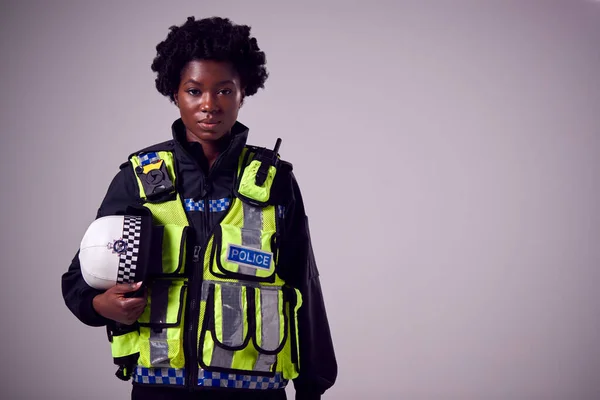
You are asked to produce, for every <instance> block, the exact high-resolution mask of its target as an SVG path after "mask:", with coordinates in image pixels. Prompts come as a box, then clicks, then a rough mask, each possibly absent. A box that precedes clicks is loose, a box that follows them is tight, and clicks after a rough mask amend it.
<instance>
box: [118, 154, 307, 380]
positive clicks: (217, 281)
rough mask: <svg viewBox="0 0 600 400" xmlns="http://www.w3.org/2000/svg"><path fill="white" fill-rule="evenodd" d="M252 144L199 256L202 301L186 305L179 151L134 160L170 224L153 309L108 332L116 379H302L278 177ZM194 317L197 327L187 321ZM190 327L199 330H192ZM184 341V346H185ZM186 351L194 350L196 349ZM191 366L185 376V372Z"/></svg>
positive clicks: (156, 210) (157, 216)
mask: <svg viewBox="0 0 600 400" xmlns="http://www.w3.org/2000/svg"><path fill="white" fill-rule="evenodd" d="M259 150H264V149H257V148H255V147H251V146H247V147H245V148H244V150H243V151H242V153H241V156H240V158H239V163H238V169H237V178H236V182H237V184H236V188H235V197H233V199H232V200H231V204H229V205H228V206H229V208H228V211H227V212H226V213H225V215H224V217H223V219H222V220H221V221H220V223H219V224H217V225H216V227H215V228H214V229H213V232H212V233H211V234H210V235H209V238H208V241H207V243H205V246H203V247H202V248H201V252H200V253H198V254H194V259H195V261H198V262H201V265H202V271H201V273H200V274H195V275H194V276H195V277H194V279H195V280H197V279H201V280H202V282H201V296H200V298H199V301H198V303H196V302H190V304H189V309H187V310H186V304H187V303H188V302H187V301H186V300H187V288H188V284H189V283H190V282H189V281H188V279H189V274H188V271H186V268H187V267H188V266H187V265H186V259H188V255H187V254H186V251H187V246H186V244H187V242H186V239H187V237H186V236H187V228H188V218H187V216H186V212H185V209H184V207H183V203H182V199H181V197H180V195H179V193H177V191H176V190H175V188H176V187H177V176H176V174H175V165H174V158H173V154H172V153H171V152H170V151H156V152H152V153H151V154H136V155H133V156H132V157H131V158H130V162H131V165H132V167H133V169H134V171H135V175H136V179H137V183H138V187H139V190H140V193H139V194H140V198H141V199H142V200H147V199H150V198H155V197H156V195H157V194H160V193H163V194H164V193H165V192H168V193H171V196H170V197H168V198H166V199H165V200H164V201H147V202H145V204H144V206H145V207H146V208H148V209H149V210H150V212H151V213H152V216H153V221H154V224H156V225H161V226H163V227H164V237H163V249H162V266H163V269H162V271H163V274H162V275H160V276H157V277H155V278H153V279H152V280H151V281H149V282H147V289H148V291H147V292H148V301H147V306H146V308H145V310H144V312H143V313H142V315H141V316H140V318H139V319H138V321H137V323H136V324H135V325H134V326H133V327H129V328H128V329H121V330H114V331H112V332H110V334H109V338H110V340H111V349H112V355H113V358H114V361H115V363H116V364H117V365H120V366H121V368H120V370H119V371H118V372H117V376H119V377H121V378H122V379H128V378H129V376H132V377H133V380H134V382H136V383H141V384H144V383H147V384H166V385H186V384H189V383H190V382H186V377H187V379H188V380H189V381H191V383H192V384H193V385H196V386H210V387H214V386H218V387H228V388H240V389H278V388H283V387H285V385H286V383H287V381H288V380H290V379H294V378H296V377H297V376H298V372H299V362H300V360H299V356H298V354H299V344H298V326H297V313H298V309H299V308H300V307H301V305H302V297H301V295H300V292H299V291H298V290H297V289H295V288H292V287H289V286H287V285H286V283H285V282H284V281H283V280H282V278H281V277H280V276H279V275H278V274H277V272H276V271H277V265H278V264H277V262H278V254H277V248H278V240H279V236H280V229H279V227H278V223H277V218H276V216H277V213H278V209H277V206H275V205H271V204H269V203H268V200H269V196H270V190H271V186H272V183H273V180H274V177H275V175H276V173H277V160H276V159H275V158H274V159H273V161H272V162H270V161H269V159H268V157H263V153H261V151H259ZM186 318H191V319H192V321H191V322H192V323H191V324H189V323H186V322H190V321H186ZM186 326H189V327H194V328H193V332H189V330H186V328H185V327H186ZM185 346H187V347H185ZM186 348H192V349H193V351H192V352H191V355H192V356H191V357H189V355H190V352H189V351H186ZM186 371H187V373H186Z"/></svg>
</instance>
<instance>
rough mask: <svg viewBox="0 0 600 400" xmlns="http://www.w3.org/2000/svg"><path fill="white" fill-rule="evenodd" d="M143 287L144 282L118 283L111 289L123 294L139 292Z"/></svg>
mask: <svg viewBox="0 0 600 400" xmlns="http://www.w3.org/2000/svg"><path fill="white" fill-rule="evenodd" d="M141 286H142V282H141V281H140V282H135V283H118V284H116V285H115V286H113V287H112V288H111V290H112V291H113V292H114V293H117V294H123V293H130V292H133V291H135V290H138V289H139V288H140V287H141Z"/></svg>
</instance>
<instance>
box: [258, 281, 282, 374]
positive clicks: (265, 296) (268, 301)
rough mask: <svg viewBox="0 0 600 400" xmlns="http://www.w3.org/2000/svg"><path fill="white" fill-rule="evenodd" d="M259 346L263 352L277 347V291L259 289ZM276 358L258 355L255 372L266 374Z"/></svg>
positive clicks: (278, 328)
mask: <svg viewBox="0 0 600 400" xmlns="http://www.w3.org/2000/svg"><path fill="white" fill-rule="evenodd" d="M260 320H261V332H260V333H261V335H260V346H259V347H261V348H262V349H263V350H266V351H273V350H275V349H277V347H279V344H280V341H279V337H280V326H279V291H278V290H268V289H266V288H262V289H260ZM276 359H277V356H275V355H266V354H262V353H259V355H258V359H257V360H256V364H255V365H254V370H255V371H261V372H268V371H270V370H271V367H272V366H273V364H275V360H276Z"/></svg>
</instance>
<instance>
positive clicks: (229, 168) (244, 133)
mask: <svg viewBox="0 0 600 400" xmlns="http://www.w3.org/2000/svg"><path fill="white" fill-rule="evenodd" d="M171 131H172V133H173V140H174V143H175V148H176V149H177V150H178V151H177V153H178V154H179V155H178V156H176V157H177V160H178V162H179V163H180V164H181V165H182V166H185V167H188V168H189V167H192V168H200V169H202V168H201V166H200V162H201V161H202V160H199V159H197V158H196V157H194V156H193V154H194V153H195V152H194V151H193V150H192V146H193V145H194V144H192V143H190V142H188V140H187V138H186V135H185V125H184V124H183V121H182V120H181V118H179V119H177V120H175V122H173V124H172V125H171ZM248 132H249V129H248V127H247V126H245V125H244V124H242V123H240V122H237V121H236V123H235V124H234V125H233V127H232V128H231V138H230V142H229V145H228V146H227V148H226V149H225V151H223V153H221V154H220V155H219V157H218V158H217V160H216V161H215V163H214V164H213V167H212V168H211V170H210V173H209V174H210V176H211V179H214V177H216V176H218V175H222V174H229V173H231V172H234V171H235V170H237V166H238V160H239V157H240V154H241V153H242V150H243V148H244V146H245V145H246V141H247V140H248ZM199 157H203V155H199Z"/></svg>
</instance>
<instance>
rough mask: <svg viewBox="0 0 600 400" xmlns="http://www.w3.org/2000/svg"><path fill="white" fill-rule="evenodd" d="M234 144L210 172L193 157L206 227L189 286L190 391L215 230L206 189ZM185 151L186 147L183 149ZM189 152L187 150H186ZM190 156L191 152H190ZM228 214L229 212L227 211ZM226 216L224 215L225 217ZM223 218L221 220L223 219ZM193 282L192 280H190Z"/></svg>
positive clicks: (195, 377)
mask: <svg viewBox="0 0 600 400" xmlns="http://www.w3.org/2000/svg"><path fill="white" fill-rule="evenodd" d="M232 145H233V138H232V140H231V141H230V142H229V145H228V146H227V148H226V149H225V150H224V151H223V152H222V153H221V154H219V156H218V157H217V159H216V160H215V162H214V164H213V166H212V167H211V168H210V169H209V171H208V174H204V172H202V168H201V167H200V164H198V162H197V161H196V160H195V159H194V158H193V157H190V158H192V159H193V160H194V161H195V164H196V166H197V168H198V170H199V171H200V173H201V174H202V177H203V178H204V179H203V180H204V182H203V185H204V188H203V191H204V192H205V193H204V196H203V197H204V198H203V199H202V201H203V202H204V215H205V218H204V227H203V231H204V235H205V236H204V243H203V246H198V245H195V246H194V255H193V259H192V264H193V274H192V277H193V280H194V281H195V282H194V285H191V284H190V287H189V289H190V290H189V293H190V309H189V311H190V312H189V320H190V323H189V325H188V327H187V339H188V349H189V351H190V354H189V355H188V357H186V364H187V365H188V370H187V371H186V375H187V381H188V382H187V386H188V390H189V391H190V392H192V391H194V389H195V388H196V386H197V385H198V352H199V348H198V329H199V327H198V323H199V320H200V307H199V304H200V300H199V299H201V298H202V281H203V275H204V258H205V256H206V254H205V253H206V247H207V246H208V241H209V239H210V237H211V235H212V232H213V231H214V228H213V229H210V228H209V223H210V209H209V201H208V199H207V194H208V190H206V188H207V186H208V184H209V182H210V177H211V175H212V172H213V170H215V169H216V167H218V165H219V164H220V162H221V160H222V159H223V158H224V155H225V154H226V153H227V152H228V151H229V150H230V148H231V147H232ZM183 150H184V151H185V149H183ZM186 153H187V152H186ZM188 156H189V154H188ZM225 214H227V213H225ZM223 218H224V217H223ZM223 218H221V220H222V219H223ZM221 220H219V221H218V223H217V224H220V223H221ZM190 283H191V282H190Z"/></svg>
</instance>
